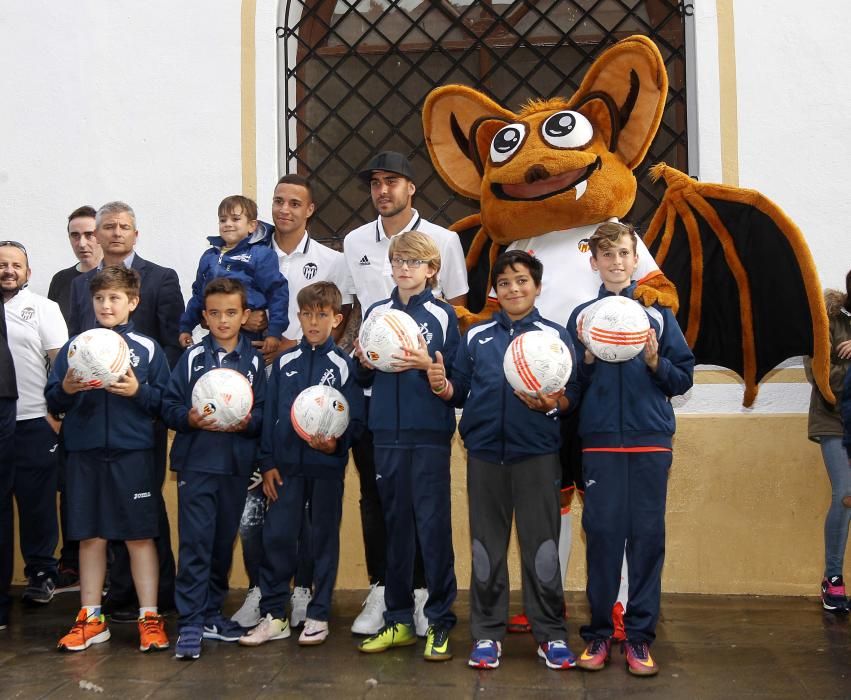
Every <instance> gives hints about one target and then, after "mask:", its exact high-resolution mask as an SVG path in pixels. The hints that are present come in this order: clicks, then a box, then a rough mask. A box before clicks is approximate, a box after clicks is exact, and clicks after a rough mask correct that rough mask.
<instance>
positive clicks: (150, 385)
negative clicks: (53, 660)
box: [44, 266, 168, 651]
mask: <svg viewBox="0 0 851 700" xmlns="http://www.w3.org/2000/svg"><path fill="white" fill-rule="evenodd" d="M139 287H140V278H139V273H138V272H136V271H135V270H132V269H130V268H127V267H124V266H115V267H105V268H104V269H103V270H101V271H100V272H98V273H97V274H96V275H95V276H94V277H93V278H92V280H91V282H90V285H89V289H90V290H91V294H92V303H93V304H94V311H95V317H96V318H97V322H98V325H99V326H100V327H102V328H110V329H112V330H113V331H115V332H116V333H119V334H120V335H121V336H122V337H123V338H124V340H125V341H126V343H127V346H128V348H129V350H130V367H129V368H128V370H127V373H126V374H125V375H124V376H123V377H121V378H119V379H118V381H116V382H114V383H113V384H111V385H110V386H107V387H103V386H100V385H98V384H95V383H92V382H85V381H83V380H81V379H80V378H79V377H78V376H77V374H76V373H75V372H74V371H73V370H71V369H70V368H69V367H68V347H69V345H70V344H71V343H72V342H73V341H74V338H72V339H71V340H69V341H68V343H66V344H65V346H64V347H63V348H62V349H61V350H60V351H59V354H58V355H57V356H56V361H55V363H54V365H53V369H52V370H51V373H50V378H49V379H48V381H47V387H46V388H45V391H44V393H45V397H46V398H47V406H48V408H49V410H50V412H51V413H53V414H54V415H60V414H64V420H63V424H62V432H63V434H64V443H65V450H66V451H67V456H66V467H65V468H66V491H65V494H66V499H67V503H68V532H67V533H66V534H67V536H68V537H69V538H70V539H74V540H79V541H80V599H81V602H82V608H81V609H80V612H79V614H78V615H77V620H76V622H75V623H74V626H73V627H72V628H71V631H70V632H68V634H66V635H65V636H64V637H62V638H61V639H60V640H59V644H58V648H59V649H60V650H63V651H83V650H84V649H87V648H88V647H89V646H91V645H92V644H98V643H100V642H105V641H107V640H108V639H109V637H110V633H109V628H108V627H107V625H106V620H105V618H104V615H103V613H102V612H101V597H102V594H103V584H104V578H105V575H106V545H107V542H108V541H109V540H124V541H125V543H126V544H127V549H128V551H129V553H130V561H131V564H132V569H131V570H132V574H133V583H134V585H135V587H136V594H137V596H138V598H139V605H140V608H139V623H138V624H139V636H140V643H139V650H140V651H155V650H159V649H166V648H168V637H166V634H165V626H164V623H163V618H162V616H161V615H159V613H158V610H157V581H158V578H159V563H158V560H157V550H156V547H155V546H154V540H153V538H154V537H156V536H157V534H158V525H157V517H158V510H157V509H158V503H157V498H156V496H157V489H158V488H159V484H158V483H157V481H156V479H155V476H154V452H153V450H154V424H153V419H154V418H155V417H156V416H158V415H159V411H160V403H161V400H162V393H163V392H164V391H165V387H166V384H167V383H168V361H167V360H166V357H165V353H164V352H163V350H162V348H161V347H160V346H159V345H158V344H157V343H156V341H154V340H152V339H151V338H149V337H147V336H144V335H142V334H140V333H137V332H136V331H135V330H134V329H133V324H132V322H131V321H130V313H131V312H132V311H133V310H134V309H135V308H136V306H137V305H138V303H139Z"/></svg>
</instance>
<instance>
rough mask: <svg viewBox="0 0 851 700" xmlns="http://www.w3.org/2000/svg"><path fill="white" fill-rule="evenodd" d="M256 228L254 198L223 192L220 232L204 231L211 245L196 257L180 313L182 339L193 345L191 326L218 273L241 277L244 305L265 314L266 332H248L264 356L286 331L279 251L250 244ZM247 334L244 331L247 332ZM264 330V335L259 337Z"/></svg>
mask: <svg viewBox="0 0 851 700" xmlns="http://www.w3.org/2000/svg"><path fill="white" fill-rule="evenodd" d="M256 229H257V203H256V202H255V201H254V200H253V199H249V198H248V197H243V196H242V195H236V194H235V195H231V196H230V197H225V198H224V199H223V200H222V202H221V204H219V235H218V236H208V237H207V240H208V241H209V242H210V245H211V246H212V248H209V249H207V250H206V251H205V252H204V254H203V255H202V256H201V260H200V261H199V262H198V273H197V275H196V276H195V281H194V282H193V283H192V297H191V298H190V299H189V301H188V302H187V304H186V311H184V312H183V315H182V316H181V317H180V344H181V345H182V346H183V347H185V348H188V347H189V346H190V345H192V331H193V329H194V328H195V326H197V325H198V324H199V323H200V321H201V312H202V310H203V309H204V288H205V287H206V285H207V283H208V282H210V280H213V279H216V278H217V277H232V278H234V279H237V280H239V281H240V282H241V283H242V284H243V285H244V286H245V290H246V295H247V299H248V308H249V309H250V310H251V311H257V310H264V311H267V312H268V315H269V325H268V327H267V328H266V331H265V334H260V333H258V334H250V339H251V340H252V341H257V343H256V345H257V346H258V347H260V349H261V351H262V352H263V354H264V355H266V356H268V355H270V354H273V353H276V352H277V351H278V348H279V346H280V344H281V336H282V335H283V333H284V331H285V330H287V326H288V325H289V318H288V317H287V309H288V308H289V306H288V304H289V293H288V289H287V281H286V280H285V279H284V276H283V275H282V274H281V271H280V269H279V267H278V256H277V255H275V253H274V251H273V250H272V249H271V248H268V247H266V246H252V245H251V244H250V243H249V236H250V235H251V234H252V233H254V231H255V230H256ZM247 335H248V334H247ZM263 335H265V337H261V336H263Z"/></svg>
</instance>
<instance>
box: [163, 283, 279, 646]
mask: <svg viewBox="0 0 851 700" xmlns="http://www.w3.org/2000/svg"><path fill="white" fill-rule="evenodd" d="M249 313H250V311H249V309H248V304H247V301H246V292H245V287H244V286H243V285H242V284H241V283H240V282H239V281H238V280H235V279H232V278H229V277H219V278H217V279H214V280H212V281H211V282H209V283H208V284H207V286H206V287H205V288H204V311H203V314H204V320H205V321H206V322H207V326H208V328H209V329H210V333H209V335H207V336H205V337H204V339H203V340H202V341H201V342H200V343H198V344H197V345H193V346H192V347H190V348H189V349H187V350H186V351H185V352H184V353H183V356H182V357H181V358H180V360H179V361H178V362H177V364H176V365H175V368H174V370H173V371H172V373H171V379H170V380H169V384H168V389H167V390H166V393H165V396H164V397H163V407H162V415H163V419H164V420H165V423H166V425H168V427H169V428H171V429H172V430H175V431H177V434H176V435H175V438H174V442H173V443H172V447H171V468H172V469H173V470H174V471H176V472H177V473H178V481H177V517H178V526H179V533H180V557H179V559H178V569H177V578H176V580H175V602H176V604H177V612H178V613H179V615H180V618H179V620H178V626H179V630H178V631H179V636H178V639H177V646H176V649H175V656H177V658H179V659H197V658H198V657H199V656H200V655H201V640H202V638H203V639H218V640H220V641H225V642H236V641H238V640H239V638H240V637H241V636H242V635H243V634H244V633H245V630H244V629H243V628H242V627H240V626H239V625H238V624H237V623H235V622H233V621H232V620H230V619H228V618H226V617H225V616H224V615H222V604H223V603H224V599H225V596H226V595H227V592H228V574H229V572H230V565H231V559H232V557H233V542H234V539H235V538H236V533H237V530H238V529H239V520H240V516H241V515H242V509H243V505H244V503H245V489H246V486H247V484H248V481H249V478H250V475H251V471H252V469H253V468H254V458H255V452H256V448H257V441H258V439H259V437H260V429H261V426H262V418H263V404H264V400H265V386H266V372H265V368H264V366H263V357H262V356H261V355H260V353H258V351H257V350H255V349H254V348H253V347H252V346H251V341H250V340H249V339H248V338H247V337H246V336H245V335H243V334H242V333H240V328H241V326H242V324H243V323H244V322H245V320H246V319H247V318H248V314H249ZM220 367H223V368H227V369H232V370H235V371H237V372H239V373H240V374H243V375H245V377H246V378H247V379H248V381H249V383H250V384H251V388H252V391H253V393H254V405H253V406H252V409H251V413H250V414H249V415H248V416H246V418H245V419H244V420H243V421H242V423H240V424H239V425H236V426H234V427H232V428H221V427H219V426H218V425H217V423H216V421H215V419H214V418H212V417H208V416H204V415H202V414H201V413H200V412H199V411H198V409H197V408H195V407H193V406H192V389H193V388H194V387H195V383H196V382H197V381H198V379H200V378H201V377H202V376H203V375H204V374H206V373H207V372H209V371H210V370H212V369H216V368H220Z"/></svg>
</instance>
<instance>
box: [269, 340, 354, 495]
mask: <svg viewBox="0 0 851 700" xmlns="http://www.w3.org/2000/svg"><path fill="white" fill-rule="evenodd" d="M317 384H327V385H328V386H332V387H334V388H335V389H337V390H338V391H339V392H340V393H341V394H343V396H344V397H345V399H346V401H347V402H348V403H349V427H348V428H347V429H346V432H345V433H343V434H342V435H341V436H340V437H339V438H337V451H336V452H334V454H330V455H329V454H325V453H324V452H320V451H319V450H314V449H313V448H312V447H311V446H310V445H308V444H307V442H306V441H305V440H303V439H302V438H300V437H299V436H298V434H297V433H296V431H295V429H294V428H293V425H292V420H291V419H290V411H291V409H292V405H293V402H294V401H295V400H296V397H297V396H298V395H299V394H300V393H301V392H302V391H303V390H304V389H307V387H310V386H316V385H317ZM363 422H364V398H363V390H362V389H361V387H360V386H358V384H357V381H356V378H355V364H354V361H353V360H352V358H351V357H349V356H348V355H347V354H346V353H344V352H343V351H342V350H340V348H338V347H337V346H336V345H335V344H334V340H333V338H328V340H326V341H325V343H324V344H323V345H321V346H319V347H316V348H314V347H312V346H311V344H310V343H308V342H307V341H306V340H305V339H304V338H302V339H301V341H299V344H298V345H296V346H295V347H294V348H292V349H291V350H288V351H287V352H285V353H284V354H283V355H281V357H279V358H278V359H277V360H276V361H275V364H274V365H272V374H271V376H270V377H269V386H268V389H267V397H266V409H265V411H264V414H263V436H262V438H261V440H260V454H259V458H258V461H259V463H260V469H261V471H263V472H267V471H269V470H270V469H272V468H277V470H278V471H279V472H280V473H281V476H283V475H285V474H286V475H289V476H304V477H315V478H327V479H342V478H343V474H344V472H345V469H346V464H347V463H348V461H349V454H348V453H349V447H350V446H351V444H352V441H353V440H355V439H357V438H358V437H359V436H360V433H361V432H362V430H363Z"/></svg>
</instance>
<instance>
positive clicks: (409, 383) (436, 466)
mask: <svg viewBox="0 0 851 700" xmlns="http://www.w3.org/2000/svg"><path fill="white" fill-rule="evenodd" d="M388 258H389V263H390V266H391V269H392V274H393V279H394V280H395V282H396V288H395V289H394V290H393V292H392V293H391V295H390V298H389V299H385V300H384V301H379V302H377V303H376V304H373V305H372V306H371V307H370V308H369V309H368V310H367V312H366V314H365V316H364V318H369V316H370V314H373V313H376V312H379V311H383V310H387V309H397V310H400V311H404V312H405V313H407V314H408V315H410V316H411V317H412V318H413V319H414V320H415V321H416V322H417V325H418V326H419V328H420V335H419V347H418V348H416V349H415V350H406V351H404V352H400V354H399V355H398V356H394V357H395V359H396V363H395V368H396V370H397V371H396V372H379V371H376V370H375V368H374V367H372V365H370V363H369V361H368V360H367V359H366V357H365V355H364V352H363V349H362V348H361V347H360V345H359V344H356V346H355V347H356V353H357V356H358V359H359V360H360V362H361V372H360V376H361V379H362V383H363V384H364V385H371V386H372V392H373V393H372V403H371V409H370V412H369V428H370V430H371V431H372V434H373V440H374V444H375V473H376V486H377V488H378V493H379V495H380V497H381V503H382V505H383V507H384V523H385V527H386V531H387V555H386V556H387V573H386V581H385V592H384V602H385V605H386V611H385V612H384V626H383V627H381V628H380V629H379V630H378V632H376V633H375V634H374V635H372V636H371V637H367V638H366V639H365V640H364V641H363V642H361V643H360V645H359V647H358V648H359V649H360V651H362V652H366V653H374V652H382V651H386V650H387V649H389V648H391V647H396V646H408V645H411V644H416V641H417V637H416V633H415V628H414V599H413V597H412V595H411V590H412V588H413V582H414V581H413V579H414V556H415V552H416V541H417V537H418V538H419V542H420V546H421V548H422V555H423V568H424V571H425V582H426V584H427V586H428V593H429V594H428V599H427V600H426V603H425V606H424V612H425V615H426V618H427V619H428V628H427V632H426V647H425V652H424V657H425V659H426V660H427V661H448V660H449V659H451V658H452V652H451V650H450V647H449V631H450V630H451V629H452V627H453V626H454V625H455V621H456V618H455V614H454V613H453V612H452V603H453V601H454V600H455V594H456V591H457V585H456V581H455V568H454V566H455V555H454V552H453V549H452V518H451V512H450V502H451V495H450V483H449V482H450V478H449V457H450V440H451V439H452V434H453V433H454V432H455V411H454V410H453V409H452V408H451V407H450V406H449V405H448V404H446V403H445V402H444V401H443V400H442V399H441V398H440V396H439V395H438V394H437V393H435V392H433V391H432V390H431V387H430V386H429V381H428V378H427V376H426V371H427V370H428V368H429V367H431V365H432V361H433V360H434V358H435V357H436V356H440V355H441V354H442V355H443V356H445V357H446V358H450V360H451V358H453V357H455V350H456V349H457V347H458V343H459V341H460V334H459V331H458V319H457V318H456V316H455V311H454V309H453V308H452V307H451V306H450V305H449V304H447V303H446V302H445V301H442V300H440V299H435V297H434V295H433V294H432V289H433V287H434V285H435V283H436V275H437V273H438V271H439V270H440V251H439V250H438V248H437V246H436V245H435V243H434V241H433V240H432V239H431V238H430V237H429V236H427V235H425V234H423V233H420V232H419V231H408V232H406V233H399V234H396V235H395V236H394V237H393V240H392V241H391V243H390V250H389V254H388ZM448 370H449V371H451V361H450V364H449V366H448Z"/></svg>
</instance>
